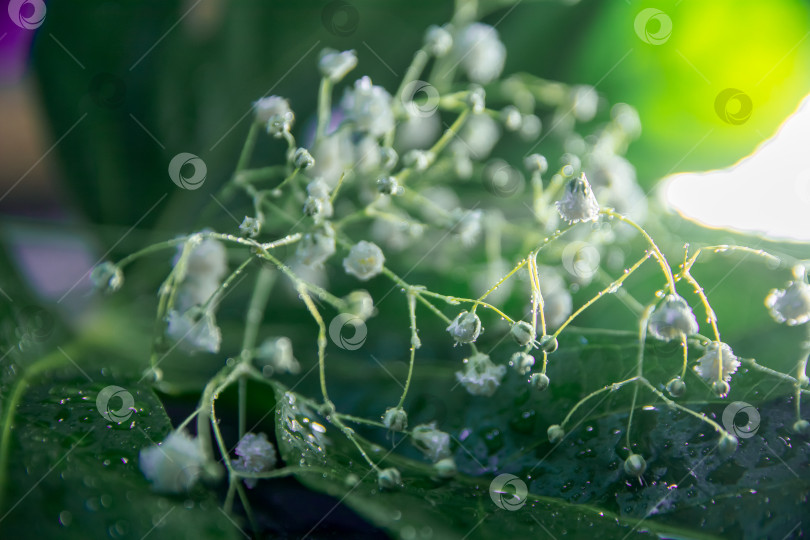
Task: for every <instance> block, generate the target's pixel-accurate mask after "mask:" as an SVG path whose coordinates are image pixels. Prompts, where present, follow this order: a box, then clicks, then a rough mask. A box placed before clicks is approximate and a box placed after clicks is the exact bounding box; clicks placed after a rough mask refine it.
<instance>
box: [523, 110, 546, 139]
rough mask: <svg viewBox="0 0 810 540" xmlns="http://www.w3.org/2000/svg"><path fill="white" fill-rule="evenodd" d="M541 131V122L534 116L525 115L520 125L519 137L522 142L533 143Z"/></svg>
mask: <svg viewBox="0 0 810 540" xmlns="http://www.w3.org/2000/svg"><path fill="white" fill-rule="evenodd" d="M541 131H543V122H541V121H540V117H538V116H537V115H534V114H527V115H525V116H524V117H523V120H522V121H521V123H520V137H521V138H522V139H523V140H524V141H533V140H534V139H536V138H537V137H539V136H540V132H541Z"/></svg>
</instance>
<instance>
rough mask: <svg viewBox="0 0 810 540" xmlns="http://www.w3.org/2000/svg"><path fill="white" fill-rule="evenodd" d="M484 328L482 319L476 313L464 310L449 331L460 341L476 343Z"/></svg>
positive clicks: (451, 324) (457, 341) (454, 320)
mask: <svg viewBox="0 0 810 540" xmlns="http://www.w3.org/2000/svg"><path fill="white" fill-rule="evenodd" d="M483 330H484V328H483V327H482V326H481V319H480V318H478V315H476V314H475V313H470V312H469V311H462V312H461V313H459V314H458V315H457V316H456V318H455V319H453V322H452V323H450V326H448V327H447V331H448V332H450V335H451V336H453V339H455V340H456V344H459V343H474V342H475V340H476V339H478V336H479V335H481V332H483Z"/></svg>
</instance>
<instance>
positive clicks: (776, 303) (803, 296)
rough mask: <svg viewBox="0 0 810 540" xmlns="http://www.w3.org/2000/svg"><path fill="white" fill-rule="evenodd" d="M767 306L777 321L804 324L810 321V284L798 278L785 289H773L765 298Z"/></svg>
mask: <svg viewBox="0 0 810 540" xmlns="http://www.w3.org/2000/svg"><path fill="white" fill-rule="evenodd" d="M765 306H766V307H767V308H768V311H770V314H771V317H773V318H774V320H775V321H776V322H779V323H786V324H788V325H790V326H796V325H799V324H804V323H806V322H807V321H810V285H808V284H807V283H806V282H804V281H799V280H796V281H791V282H789V283H788V284H787V286H786V287H785V288H784V289H773V290H772V291H771V292H770V293H768V296H767V297H766V298H765Z"/></svg>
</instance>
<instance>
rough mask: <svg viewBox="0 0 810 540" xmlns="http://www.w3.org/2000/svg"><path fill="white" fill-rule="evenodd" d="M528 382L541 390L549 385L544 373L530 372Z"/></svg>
mask: <svg viewBox="0 0 810 540" xmlns="http://www.w3.org/2000/svg"><path fill="white" fill-rule="evenodd" d="M529 382H530V383H531V385H532V386H534V387H535V388H536V389H537V390H539V391H540V392H542V391H543V390H545V389H546V388H548V385H549V380H548V375H546V374H545V373H532V376H531V378H530V379H529Z"/></svg>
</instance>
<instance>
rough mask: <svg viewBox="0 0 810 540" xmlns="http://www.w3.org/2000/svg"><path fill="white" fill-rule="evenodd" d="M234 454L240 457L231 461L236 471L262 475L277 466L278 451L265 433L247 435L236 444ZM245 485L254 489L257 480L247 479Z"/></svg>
mask: <svg viewBox="0 0 810 540" xmlns="http://www.w3.org/2000/svg"><path fill="white" fill-rule="evenodd" d="M234 453H235V454H236V455H237V456H239V457H238V458H236V459H234V460H231V463H232V465H233V468H234V470H236V471H241V472H248V473H262V472H267V471H269V470H271V469H272V468H273V467H275V466H276V459H277V458H276V449H275V447H274V446H273V443H271V442H270V441H268V440H267V435H265V434H264V433H259V434H256V433H245V434H244V435H243V436H242V438H241V439H239V442H238V443H237V444H236V449H235V450H234ZM245 484H246V485H247V486H248V487H249V488H253V487H255V486H256V479H255V478H245Z"/></svg>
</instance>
